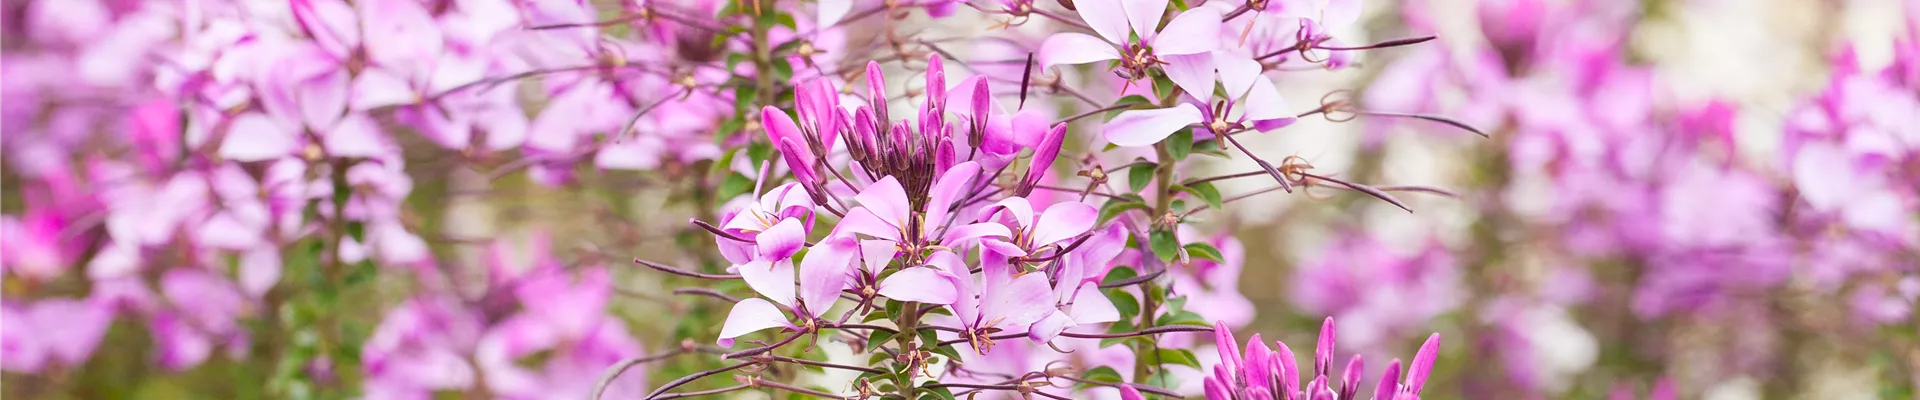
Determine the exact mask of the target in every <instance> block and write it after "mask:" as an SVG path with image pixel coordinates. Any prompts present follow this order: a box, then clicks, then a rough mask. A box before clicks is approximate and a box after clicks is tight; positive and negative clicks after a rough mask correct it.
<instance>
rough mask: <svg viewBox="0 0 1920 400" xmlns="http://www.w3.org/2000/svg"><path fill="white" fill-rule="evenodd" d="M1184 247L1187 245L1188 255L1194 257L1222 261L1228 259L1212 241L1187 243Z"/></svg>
mask: <svg viewBox="0 0 1920 400" xmlns="http://www.w3.org/2000/svg"><path fill="white" fill-rule="evenodd" d="M1182 247H1185V248H1186V249H1187V255H1188V256H1191V257H1193V258H1198V259H1202V260H1207V261H1213V262H1221V261H1224V260H1226V257H1225V256H1222V255H1220V249H1219V248H1216V247H1213V244H1210V243H1205V242H1193V243H1187V245H1186V246H1182Z"/></svg>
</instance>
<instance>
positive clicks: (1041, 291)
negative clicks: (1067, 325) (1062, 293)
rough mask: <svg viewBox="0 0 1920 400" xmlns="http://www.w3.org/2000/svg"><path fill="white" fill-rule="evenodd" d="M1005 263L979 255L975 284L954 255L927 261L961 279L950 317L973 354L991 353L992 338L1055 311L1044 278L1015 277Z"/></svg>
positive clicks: (994, 255) (988, 254)
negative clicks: (953, 319)
mask: <svg viewBox="0 0 1920 400" xmlns="http://www.w3.org/2000/svg"><path fill="white" fill-rule="evenodd" d="M1007 259H1008V258H1007V256H1005V255H1001V254H997V253H994V252H993V251H992V250H988V251H986V252H985V253H984V254H982V255H981V266H980V268H981V270H982V271H981V275H982V280H981V281H977V282H976V281H975V280H974V279H973V277H972V271H970V270H969V269H970V268H969V267H968V266H967V264H966V262H965V261H964V260H961V259H960V257H959V256H957V255H954V254H953V253H948V252H939V253H934V254H933V257H931V258H930V260H929V261H928V263H929V264H933V265H935V266H939V267H941V268H945V269H946V270H947V272H948V273H951V274H953V275H954V276H959V277H963V278H960V279H959V280H958V281H957V285H956V286H957V287H958V288H959V298H958V299H956V300H955V301H954V303H953V305H952V309H953V315H954V316H955V317H958V318H959V319H960V326H961V328H960V330H961V337H963V338H965V339H966V340H967V343H968V344H971V345H972V346H973V349H974V352H975V353H976V354H987V353H988V352H989V351H991V350H992V349H993V339H992V338H991V336H993V335H995V334H998V333H1002V332H1017V330H1024V329H1027V328H1028V326H1031V325H1033V323H1035V322H1039V321H1040V320H1041V319H1043V318H1046V317H1047V316H1048V315H1050V314H1052V313H1053V312H1054V311H1055V308H1054V303H1053V301H1054V294H1053V290H1052V287H1051V286H1048V285H1047V276H1046V274H1041V273H1017V274H1016V273H1015V272H1014V271H1013V268H1014V266H1013V265H1010V264H1008V263H1007Z"/></svg>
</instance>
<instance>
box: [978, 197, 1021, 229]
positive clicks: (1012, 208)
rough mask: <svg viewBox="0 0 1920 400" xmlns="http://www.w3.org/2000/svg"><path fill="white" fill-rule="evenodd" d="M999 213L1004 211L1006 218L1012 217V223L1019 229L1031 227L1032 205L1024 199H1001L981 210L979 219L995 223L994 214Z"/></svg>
mask: <svg viewBox="0 0 1920 400" xmlns="http://www.w3.org/2000/svg"><path fill="white" fill-rule="evenodd" d="M1001 211H1006V212H1007V216H1010V217H1013V223H1014V224H1015V225H1018V226H1019V227H1020V229H1029V228H1031V227H1033V222H1034V221H1033V203H1032V202H1030V201H1028V200H1027V199H1026V198H1024V197H1008V198H1005V199H1001V200H1000V201H999V202H995V203H993V205H990V206H987V208H984V209H981V210H980V219H981V220H986V221H997V219H995V218H994V214H995V213H998V212H1001Z"/></svg>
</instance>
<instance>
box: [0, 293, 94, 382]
mask: <svg viewBox="0 0 1920 400" xmlns="http://www.w3.org/2000/svg"><path fill="white" fill-rule="evenodd" d="M29 313H30V314H31V315H30V316H29V317H28V320H31V321H32V326H33V328H32V333H31V334H33V335H36V336H39V338H40V339H39V340H38V342H39V344H40V345H41V346H43V348H44V349H45V350H46V351H47V355H48V356H50V357H52V358H54V359H57V360H59V361H60V362H61V363H63V364H65V365H68V366H77V365H80V364H81V363H83V362H85V361H86V360H87V359H88V358H91V357H92V356H93V351H94V349H95V348H97V347H99V345H100V339H101V338H103V337H105V336H106V333H107V327H108V326H109V325H112V323H113V308H112V307H110V306H108V305H105V304H96V303H93V302H90V301H85V300H42V301H40V302H39V303H35V304H34V305H33V308H32V310H30V311H29ZM10 323H18V320H12V321H10ZM16 326H17V325H16Z"/></svg>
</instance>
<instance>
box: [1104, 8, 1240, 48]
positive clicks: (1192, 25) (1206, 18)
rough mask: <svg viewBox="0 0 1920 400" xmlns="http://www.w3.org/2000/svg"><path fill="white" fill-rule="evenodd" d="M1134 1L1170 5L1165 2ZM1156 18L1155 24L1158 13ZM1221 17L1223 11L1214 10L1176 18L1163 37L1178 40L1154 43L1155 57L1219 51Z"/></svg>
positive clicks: (1162, 31) (1199, 10)
mask: <svg viewBox="0 0 1920 400" xmlns="http://www.w3.org/2000/svg"><path fill="white" fill-rule="evenodd" d="M1132 1H1139V2H1158V3H1162V4H1165V3H1166V1H1165V0H1132ZM1127 12H1128V13H1129V15H1131V13H1133V9H1132V8H1128V9H1127ZM1154 16H1155V19H1154V21H1159V19H1158V17H1159V14H1157V13H1156V14H1154ZM1220 17H1221V15H1220V10H1216V9H1214V8H1212V7H1202V8H1196V9H1192V10H1188V11H1187V12H1186V13H1184V14H1180V16H1178V17H1173V22H1168V23H1167V29H1163V30H1161V31H1160V34H1159V35H1161V36H1165V37H1169V38H1174V39H1175V40H1167V41H1166V42H1161V41H1157V40H1155V41H1153V42H1152V44H1153V54H1154V55H1157V56H1162V57H1165V56H1170V55H1177V54H1200V53H1205V52H1209V51H1214V50H1216V49H1219V48H1220ZM1135 29H1140V28H1135ZM1142 36H1145V35H1142Z"/></svg>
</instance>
